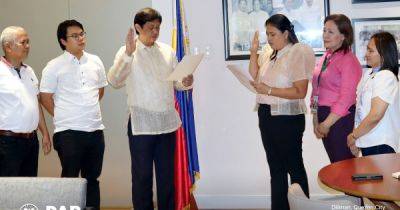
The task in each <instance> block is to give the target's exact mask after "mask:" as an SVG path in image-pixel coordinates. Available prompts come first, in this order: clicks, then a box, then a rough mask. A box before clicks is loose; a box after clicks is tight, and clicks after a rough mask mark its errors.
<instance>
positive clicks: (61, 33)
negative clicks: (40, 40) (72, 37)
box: [57, 20, 84, 50]
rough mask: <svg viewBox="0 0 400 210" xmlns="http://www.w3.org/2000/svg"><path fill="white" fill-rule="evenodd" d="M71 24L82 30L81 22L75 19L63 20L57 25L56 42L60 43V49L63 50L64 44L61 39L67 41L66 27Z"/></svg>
mask: <svg viewBox="0 0 400 210" xmlns="http://www.w3.org/2000/svg"><path fill="white" fill-rule="evenodd" d="M72 26H76V27H79V28H81V29H82V31H84V29H83V26H82V24H81V23H80V22H78V21H76V20H65V21H63V22H61V23H60V24H59V25H58V28H57V39H58V44H60V47H61V49H62V50H65V46H64V45H63V44H62V43H61V39H63V40H65V41H67V31H68V28H69V27H72Z"/></svg>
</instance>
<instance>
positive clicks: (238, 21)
mask: <svg viewBox="0 0 400 210" xmlns="http://www.w3.org/2000/svg"><path fill="white" fill-rule="evenodd" d="M222 4H223V16H224V38H225V60H244V59H249V57H250V51H249V50H250V46H251V41H252V39H253V36H254V33H255V31H257V30H258V31H259V34H260V37H259V39H260V48H261V47H262V46H264V45H265V44H267V37H266V33H265V27H264V24H265V21H266V20H267V19H268V18H269V17H270V16H272V15H274V14H277V13H280V14H284V15H285V16H287V17H288V18H289V20H290V21H291V22H292V24H293V25H294V30H295V32H296V35H297V37H298V38H299V41H300V42H303V43H306V44H309V45H310V46H312V48H313V49H314V52H315V53H316V54H322V53H323V52H324V50H325V49H324V46H323V40H322V28H323V21H324V18H325V17H326V16H327V15H329V0H222ZM260 50H261V49H260Z"/></svg>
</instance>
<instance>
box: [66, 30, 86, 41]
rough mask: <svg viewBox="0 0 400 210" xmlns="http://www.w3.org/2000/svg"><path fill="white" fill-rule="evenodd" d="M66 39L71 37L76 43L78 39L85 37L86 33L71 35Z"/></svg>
mask: <svg viewBox="0 0 400 210" xmlns="http://www.w3.org/2000/svg"><path fill="white" fill-rule="evenodd" d="M68 37H71V38H73V39H75V40H76V41H78V40H79V38H80V37H82V38H85V37H86V32H84V31H82V32H81V33H79V34H72V35H69V36H67V38H68Z"/></svg>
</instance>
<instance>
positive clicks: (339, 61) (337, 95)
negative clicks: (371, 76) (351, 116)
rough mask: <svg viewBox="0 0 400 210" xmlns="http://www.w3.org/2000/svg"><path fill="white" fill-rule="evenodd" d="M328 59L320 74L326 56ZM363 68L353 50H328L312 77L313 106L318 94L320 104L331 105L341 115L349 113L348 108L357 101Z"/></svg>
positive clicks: (333, 110) (332, 109)
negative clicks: (333, 51)
mask: <svg viewBox="0 0 400 210" xmlns="http://www.w3.org/2000/svg"><path fill="white" fill-rule="evenodd" d="M327 56H328V58H329V57H330V59H328V62H327V68H326V70H325V71H324V72H322V74H321V78H320V83H319V85H318V76H319V74H320V73H321V67H322V64H323V62H324V59H325V57H327ZM361 75H362V69H361V65H360V62H359V61H358V59H357V57H356V56H355V55H354V54H353V53H352V52H351V51H349V52H347V53H346V54H345V53H344V52H343V51H339V52H335V53H333V54H332V52H331V51H327V52H326V53H325V54H324V55H323V56H322V57H321V59H320V60H319V62H318V64H317V66H316V68H315V70H314V73H313V79H312V87H313V89H312V94H311V106H312V105H313V98H314V96H317V95H318V105H319V106H329V107H331V112H332V113H335V114H337V115H339V116H345V115H347V114H348V113H349V111H348V109H349V108H350V107H351V106H352V105H354V104H355V103H356V89H357V84H358V82H359V81H360V79H361Z"/></svg>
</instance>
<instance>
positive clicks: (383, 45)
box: [371, 31, 399, 78]
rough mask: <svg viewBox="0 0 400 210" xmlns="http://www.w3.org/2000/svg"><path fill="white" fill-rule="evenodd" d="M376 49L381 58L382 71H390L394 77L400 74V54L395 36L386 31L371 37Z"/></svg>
mask: <svg viewBox="0 0 400 210" xmlns="http://www.w3.org/2000/svg"><path fill="white" fill-rule="evenodd" d="M371 40H373V41H374V43H375V46H376V49H377V50H378V53H379V55H380V56H381V68H380V70H379V71H381V70H389V71H391V72H393V74H394V75H396V78H397V74H398V73H399V53H398V51H397V44H396V40H395V38H394V36H393V35H392V34H391V33H389V32H386V31H382V32H378V33H376V34H374V35H372V36H371Z"/></svg>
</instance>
